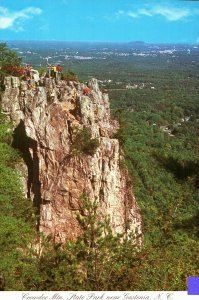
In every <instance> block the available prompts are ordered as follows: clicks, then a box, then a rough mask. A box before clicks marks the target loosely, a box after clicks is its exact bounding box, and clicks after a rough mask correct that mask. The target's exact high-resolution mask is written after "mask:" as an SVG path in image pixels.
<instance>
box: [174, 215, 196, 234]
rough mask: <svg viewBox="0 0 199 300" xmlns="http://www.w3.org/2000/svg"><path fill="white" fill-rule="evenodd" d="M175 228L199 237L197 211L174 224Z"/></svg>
mask: <svg viewBox="0 0 199 300" xmlns="http://www.w3.org/2000/svg"><path fill="white" fill-rule="evenodd" d="M175 229H183V230H184V231H187V232H189V233H191V234H194V235H195V236H196V237H197V238H199V211H198V212H196V214H195V215H194V216H193V217H191V218H189V219H187V220H184V221H182V222H181V223H177V224H175Z"/></svg>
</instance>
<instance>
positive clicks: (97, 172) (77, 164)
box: [2, 77, 141, 242]
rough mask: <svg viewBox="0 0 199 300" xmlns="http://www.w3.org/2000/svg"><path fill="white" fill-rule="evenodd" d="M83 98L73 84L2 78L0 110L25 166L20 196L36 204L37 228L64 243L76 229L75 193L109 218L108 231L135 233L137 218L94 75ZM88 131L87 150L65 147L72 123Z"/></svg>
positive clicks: (73, 128) (73, 129)
mask: <svg viewBox="0 0 199 300" xmlns="http://www.w3.org/2000/svg"><path fill="white" fill-rule="evenodd" d="M89 86H90V89H91V92H90V93H89V95H83V88H84V85H83V84H80V83H78V82H69V83H66V82H64V81H55V80H54V79H48V78H45V79H43V80H41V81H40V84H39V86H35V83H34V81H33V80H32V82H31V84H28V83H27V82H25V81H21V82H20V81H19V79H18V78H14V77H12V78H11V77H7V78H5V82H4V91H3V92H2V109H3V112H4V113H6V114H7V115H8V116H9V117H10V119H11V120H12V122H13V124H14V127H15V129H14V141H13V145H14V146H15V147H17V148H19V149H20V150H21V152H22V153H23V158H24V162H25V165H26V166H27V178H26V179H27V186H26V192H27V196H28V197H31V199H32V201H33V204H34V205H35V206H36V207H37V208H38V211H39V215H40V220H39V224H38V226H39V229H40V231H42V232H44V233H45V234H52V235H53V236H54V238H55V240H56V241H58V242H64V241H65V240H66V239H68V238H75V237H76V236H77V235H78V234H80V228H79V226H78V222H77V221H76V211H78V210H79V209H80V206H81V195H82V194H83V193H84V194H86V195H87V196H88V197H89V198H90V199H96V200H97V201H98V203H99V212H98V213H99V214H100V215H101V214H102V215H107V214H108V215H109V216H110V220H111V226H112V229H113V232H115V233H121V232H124V231H126V230H127V226H128V228H129V229H132V230H133V231H136V232H138V233H141V217H140V213H139V209H138V207H137V204H136V201H135V198H134V196H133V194H132V184H131V181H130V179H129V177H128V174H127V171H126V170H125V169H124V168H121V167H120V165H121V164H120V161H121V159H122V154H121V150H120V146H119V142H118V140H117V139H115V138H114V133H115V132H116V131H117V129H118V124H117V122H116V121H112V120H111V119H110V108H109V99H108V95H107V94H103V93H102V92H101V91H100V89H99V87H98V83H97V80H95V79H92V80H91V81H90V83H89ZM83 127H87V128H90V130H91V133H92V137H93V138H97V139H98V140H99V147H98V148H97V151H96V153H95V154H93V155H88V154H85V153H81V155H75V154H74V153H73V151H72V145H73V144H74V137H75V132H76V131H77V128H83Z"/></svg>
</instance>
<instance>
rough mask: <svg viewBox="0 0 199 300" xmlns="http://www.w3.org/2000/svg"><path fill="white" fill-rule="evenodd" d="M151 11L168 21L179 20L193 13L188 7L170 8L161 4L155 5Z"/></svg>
mask: <svg viewBox="0 0 199 300" xmlns="http://www.w3.org/2000/svg"><path fill="white" fill-rule="evenodd" d="M151 13H152V14H153V15H161V16H163V17H165V18H166V19H167V20H168V21H178V20H181V19H184V18H185V17H188V16H190V15H191V14H192V13H191V11H190V10H189V9H186V8H169V7H161V6H157V7H155V8H154V9H153V10H152V11H151Z"/></svg>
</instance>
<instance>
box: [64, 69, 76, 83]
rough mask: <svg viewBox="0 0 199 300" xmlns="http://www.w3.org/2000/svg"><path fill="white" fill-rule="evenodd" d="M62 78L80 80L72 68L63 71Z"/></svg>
mask: <svg viewBox="0 0 199 300" xmlns="http://www.w3.org/2000/svg"><path fill="white" fill-rule="evenodd" d="M61 79H62V80H66V81H78V79H77V75H76V74H75V73H74V72H73V71H71V70H68V71H67V72H64V73H62V78H61Z"/></svg>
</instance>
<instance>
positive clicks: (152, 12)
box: [116, 6, 198, 22]
mask: <svg viewBox="0 0 199 300" xmlns="http://www.w3.org/2000/svg"><path fill="white" fill-rule="evenodd" d="M196 13H198V12H196V11H191V10H190V9H187V8H176V7H166V6H155V7H153V8H139V9H137V10H135V11H128V12H124V11H122V10H119V11H118V12H117V13H116V16H117V17H119V16H120V17H122V16H128V17H131V18H138V17H141V16H146V17H153V16H162V17H164V18H165V19H166V20H168V21H170V22H174V21H179V20H184V19H185V18H186V17H189V16H191V15H193V14H196Z"/></svg>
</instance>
